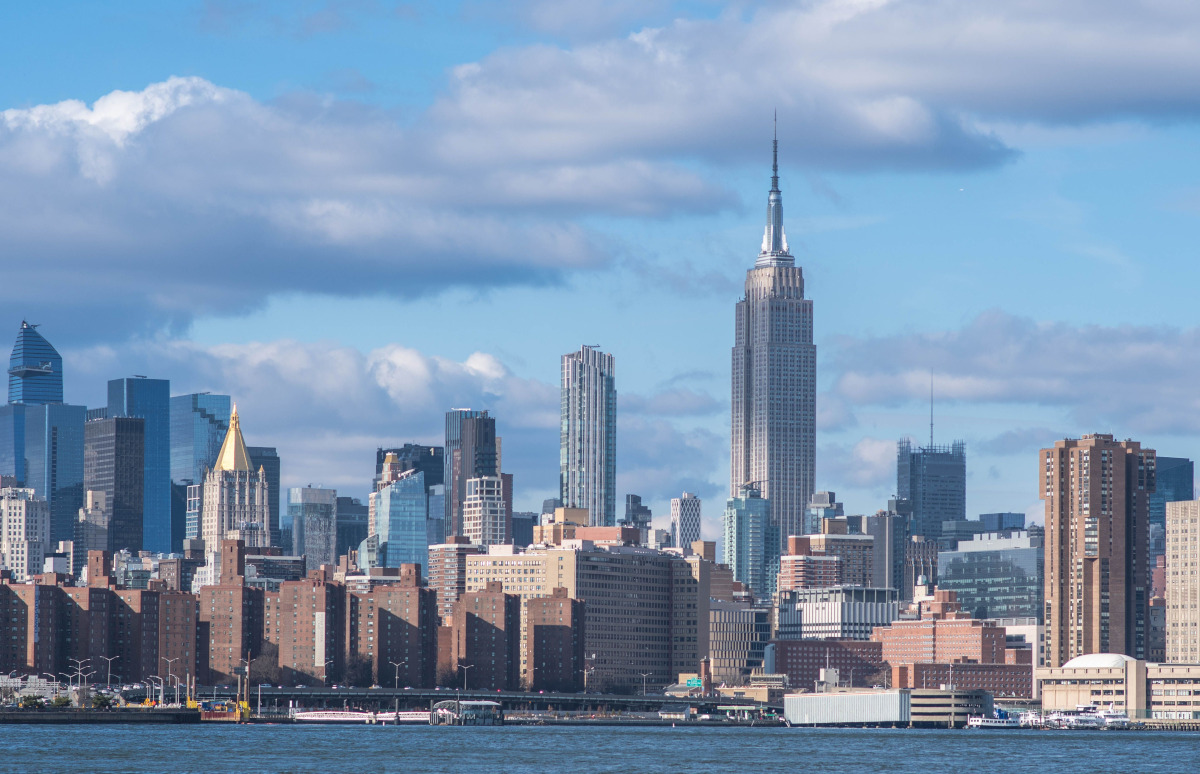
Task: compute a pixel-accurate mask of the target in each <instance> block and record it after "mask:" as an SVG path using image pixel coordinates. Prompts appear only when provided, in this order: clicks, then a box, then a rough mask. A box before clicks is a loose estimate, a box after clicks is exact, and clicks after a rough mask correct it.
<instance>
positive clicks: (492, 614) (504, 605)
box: [451, 581, 521, 691]
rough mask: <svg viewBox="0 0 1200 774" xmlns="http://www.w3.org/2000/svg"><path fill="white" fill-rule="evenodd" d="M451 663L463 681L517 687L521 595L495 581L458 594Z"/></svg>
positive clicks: (473, 684) (497, 687) (472, 685)
mask: <svg viewBox="0 0 1200 774" xmlns="http://www.w3.org/2000/svg"><path fill="white" fill-rule="evenodd" d="M451 619H452V623H451V632H452V634H451V636H452V638H453V645H452V646H451V647H452V651H451V663H452V665H453V666H454V667H455V668H456V669H457V670H458V673H459V674H463V672H464V671H465V672H466V674H465V675H463V677H464V679H463V685H465V686H467V687H469V688H472V689H475V690H506V691H514V690H517V689H518V688H519V685H520V682H519V681H520V675H521V672H520V663H521V658H520V653H521V598H520V597H518V596H516V595H515V594H505V593H504V584H503V583H501V582H499V581H493V582H491V583H488V584H486V585H485V586H484V588H482V589H480V590H479V591H469V592H466V593H464V594H463V595H462V596H460V597H459V598H458V601H457V602H456V603H455V604H454V613H453V615H452V616H451Z"/></svg>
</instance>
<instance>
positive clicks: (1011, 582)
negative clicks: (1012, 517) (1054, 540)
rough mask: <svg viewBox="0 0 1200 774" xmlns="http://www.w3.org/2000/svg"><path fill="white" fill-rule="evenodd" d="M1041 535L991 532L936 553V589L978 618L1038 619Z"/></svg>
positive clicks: (1041, 589)
mask: <svg viewBox="0 0 1200 774" xmlns="http://www.w3.org/2000/svg"><path fill="white" fill-rule="evenodd" d="M1042 544H1043V536H1042V533H1041V530H1040V529H1037V528H1035V529H1033V530H1030V531H1028V532H1023V531H1013V532H1007V533H995V532H988V533H984V534H981V535H976V536H975V539H974V540H962V541H959V544H958V550H956V551H942V552H941V553H939V554H938V582H937V585H938V588H939V589H944V590H947V591H954V592H957V593H958V602H959V604H960V605H962V609H963V610H965V611H967V612H969V613H971V614H972V615H974V616H975V617H976V618H1036V619H1038V622H1039V623H1040V622H1041V620H1042V617H1043V615H1044V614H1045V611H1044V609H1043V605H1042V595H1043V594H1044V593H1045V588H1044V587H1045V575H1044V562H1043V554H1042Z"/></svg>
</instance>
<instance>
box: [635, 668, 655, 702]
mask: <svg viewBox="0 0 1200 774" xmlns="http://www.w3.org/2000/svg"><path fill="white" fill-rule="evenodd" d="M638 674H639V675H641V676H642V696H643V697H645V695H646V678H647V677H649V676H650V675H652V674H654V673H653V672H638Z"/></svg>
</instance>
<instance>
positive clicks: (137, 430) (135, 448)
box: [71, 417, 146, 554]
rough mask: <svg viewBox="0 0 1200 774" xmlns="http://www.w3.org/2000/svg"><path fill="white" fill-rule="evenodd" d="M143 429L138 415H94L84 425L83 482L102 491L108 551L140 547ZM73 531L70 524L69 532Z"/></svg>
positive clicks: (143, 477)
mask: <svg viewBox="0 0 1200 774" xmlns="http://www.w3.org/2000/svg"><path fill="white" fill-rule="evenodd" d="M145 430H146V423H145V420H144V419H142V418H141V417H112V418H110V419H93V420H91V421H89V422H88V423H87V424H86V425H84V447H83V485H84V488H85V489H86V490H88V491H95V492H103V493H104V498H103V508H104V512H105V517H104V521H105V523H106V524H107V526H108V550H109V551H110V552H116V551H120V550H122V549H124V550H127V551H130V552H132V553H135V554H136V553H137V552H138V551H141V550H142V528H143V525H144V524H145V521H144V520H143V518H142V497H144V496H145V493H146V482H145V472H146V461H145ZM77 513H78V511H77ZM74 531H75V530H74V524H72V529H71V533H72V536H73V535H74Z"/></svg>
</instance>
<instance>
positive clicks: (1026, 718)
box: [1019, 710, 1046, 728]
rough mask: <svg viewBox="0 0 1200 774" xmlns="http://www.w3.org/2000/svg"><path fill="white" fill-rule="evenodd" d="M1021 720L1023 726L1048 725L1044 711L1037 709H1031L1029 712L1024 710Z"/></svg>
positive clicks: (1043, 726) (1038, 726)
mask: <svg viewBox="0 0 1200 774" xmlns="http://www.w3.org/2000/svg"><path fill="white" fill-rule="evenodd" d="M1019 722H1020V724H1021V728H1045V727H1046V718H1044V717H1043V716H1042V713H1040V712H1037V711H1035V710H1029V711H1028V712H1022V713H1021V718H1020V721H1019Z"/></svg>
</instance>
